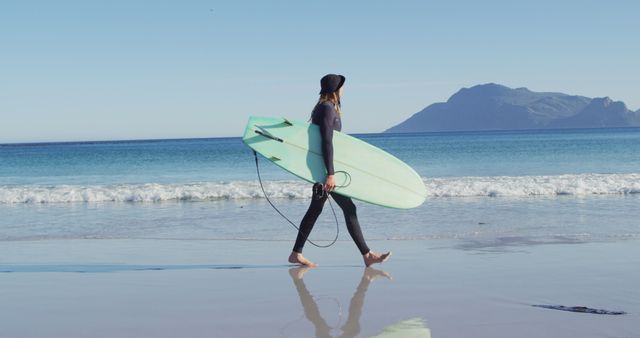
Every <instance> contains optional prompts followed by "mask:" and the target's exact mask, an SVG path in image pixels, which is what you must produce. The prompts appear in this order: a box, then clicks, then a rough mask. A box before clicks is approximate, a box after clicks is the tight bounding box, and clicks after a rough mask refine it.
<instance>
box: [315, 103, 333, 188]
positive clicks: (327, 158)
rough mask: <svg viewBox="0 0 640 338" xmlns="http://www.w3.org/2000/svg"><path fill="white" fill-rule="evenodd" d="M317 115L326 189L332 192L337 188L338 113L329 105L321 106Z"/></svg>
mask: <svg viewBox="0 0 640 338" xmlns="http://www.w3.org/2000/svg"><path fill="white" fill-rule="evenodd" d="M318 108H319V111H318V112H317V114H319V115H318V116H319V117H320V121H319V122H320V139H321V148H322V158H323V160H324V166H325V167H326V168H327V178H326V180H325V184H324V189H325V190H326V191H331V190H333V188H334V187H335V185H336V183H335V179H334V177H333V175H334V173H335V172H334V170H333V124H334V121H335V118H336V111H335V109H333V108H332V107H331V106H329V105H327V104H322V105H320V107H318Z"/></svg>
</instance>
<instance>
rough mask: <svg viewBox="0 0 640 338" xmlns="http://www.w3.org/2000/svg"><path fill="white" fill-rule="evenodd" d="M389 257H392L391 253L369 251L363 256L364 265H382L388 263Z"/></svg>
mask: <svg viewBox="0 0 640 338" xmlns="http://www.w3.org/2000/svg"><path fill="white" fill-rule="evenodd" d="M389 256H391V251H389V252H387V253H384V254H379V253H375V252H373V251H369V252H367V253H366V254H364V255H362V258H364V265H366V266H371V265H372V264H376V263H382V262H384V261H386V260H387V259H389Z"/></svg>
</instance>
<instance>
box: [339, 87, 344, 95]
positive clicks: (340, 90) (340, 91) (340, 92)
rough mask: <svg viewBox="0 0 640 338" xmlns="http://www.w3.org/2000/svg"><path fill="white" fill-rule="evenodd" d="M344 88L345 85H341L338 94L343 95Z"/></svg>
mask: <svg viewBox="0 0 640 338" xmlns="http://www.w3.org/2000/svg"><path fill="white" fill-rule="evenodd" d="M343 89H344V86H342V87H340V89H338V96H339V97H342V90H343Z"/></svg>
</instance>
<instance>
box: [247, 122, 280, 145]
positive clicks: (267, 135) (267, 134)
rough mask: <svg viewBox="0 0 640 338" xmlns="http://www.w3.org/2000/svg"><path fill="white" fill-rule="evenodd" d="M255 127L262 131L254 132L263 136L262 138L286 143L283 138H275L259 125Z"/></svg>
mask: <svg viewBox="0 0 640 338" xmlns="http://www.w3.org/2000/svg"><path fill="white" fill-rule="evenodd" d="M253 126H254V127H256V128H258V129H260V130H254V131H255V132H256V134H258V135H262V136H264V137H266V138H270V139H272V140H274V141H278V142H284V141H283V140H282V139H281V138H279V137H276V136H274V135H273V134H271V133H270V132H269V131H268V130H266V129H264V128H262V127H260V126H257V125H253Z"/></svg>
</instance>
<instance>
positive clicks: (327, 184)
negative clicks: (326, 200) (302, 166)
mask: <svg viewBox="0 0 640 338" xmlns="http://www.w3.org/2000/svg"><path fill="white" fill-rule="evenodd" d="M335 187H336V179H335V178H334V177H333V175H327V179H326V180H325V181H324V191H326V192H331V191H332V190H333V188H335Z"/></svg>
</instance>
